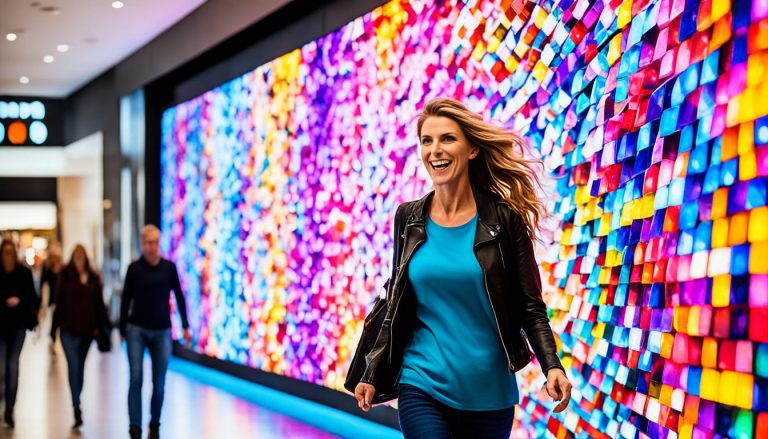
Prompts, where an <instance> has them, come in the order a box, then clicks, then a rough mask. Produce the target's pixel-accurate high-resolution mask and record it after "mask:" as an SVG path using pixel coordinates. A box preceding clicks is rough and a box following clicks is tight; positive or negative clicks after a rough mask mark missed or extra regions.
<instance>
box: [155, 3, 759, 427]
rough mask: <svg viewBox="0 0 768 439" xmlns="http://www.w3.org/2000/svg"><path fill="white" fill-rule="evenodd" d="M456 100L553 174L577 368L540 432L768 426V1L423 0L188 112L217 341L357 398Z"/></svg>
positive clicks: (533, 380) (532, 385)
mask: <svg viewBox="0 0 768 439" xmlns="http://www.w3.org/2000/svg"><path fill="white" fill-rule="evenodd" d="M438 96H452V97H456V98H458V99H461V100H463V101H465V102H467V104H468V105H469V106H470V107H471V108H472V109H474V110H476V111H479V112H482V113H483V114H485V115H486V116H487V117H488V118H490V119H493V120H495V121H497V122H498V123H501V124H504V125H505V126H507V127H509V128H512V129H515V130H517V131H519V132H520V133H522V134H523V135H525V136H526V138H527V139H528V141H529V142H530V145H531V147H532V149H533V150H535V151H536V152H537V153H538V155H540V156H541V157H542V159H543V160H544V163H545V166H546V168H547V171H548V172H549V173H550V174H551V177H553V178H552V185H553V188H554V193H555V196H556V199H555V202H554V203H552V204H551V206H552V211H551V213H552V214H553V221H552V223H551V227H550V229H551V233H550V234H547V235H546V236H545V239H544V241H545V245H544V246H542V248H541V254H540V258H539V259H540V261H541V272H542V276H543V278H544V281H545V299H546V301H547V303H548V305H549V306H550V308H551V309H552V325H553V328H554V329H555V332H556V333H557V336H558V340H559V346H560V347H561V354H562V356H563V359H564V364H565V365H566V368H567V369H568V374H569V376H570V377H571V379H572V382H573V384H574V395H573V401H572V405H571V408H569V409H568V410H567V411H566V412H565V413H563V414H558V415H553V414H552V413H551V411H550V409H551V407H552V403H551V402H550V401H549V400H548V398H546V397H545V396H543V395H544V394H543V393H542V392H541V390H540V389H541V386H542V384H543V382H544V377H542V376H541V374H540V373H537V372H536V370H535V368H533V367H531V368H529V369H530V371H529V372H527V373H524V374H522V375H521V379H520V381H521V387H522V388H523V389H522V390H523V392H522V394H523V395H524V397H523V399H522V401H521V410H518V419H517V421H516V424H515V430H514V435H516V436H521V437H526V436H536V437H543V436H548V437H556V438H565V437H578V438H608V437H611V438H616V437H622V438H638V437H653V438H657V437H659V438H677V437H680V438H718V437H735V438H765V437H768V206H767V205H766V198H767V193H766V192H767V186H768V185H767V183H768V1H767V0H755V1H752V2H750V1H743V0H737V1H730V0H722V1H721V0H703V1H690V0H658V1H650V0H644V1H643V0H623V1H622V0H606V1H602V0H562V1H552V0H544V1H540V2H533V1H526V0H497V1H466V2H460V1H430V0H425V1H411V2H408V1H400V0H396V1H393V2H390V3H387V4H386V5H384V6H382V7H380V8H378V9H376V10H374V11H373V12H371V13H369V14H367V15H365V16H364V17H361V18H359V19H356V20H354V21H353V22H351V23H349V24H348V25H346V26H344V27H342V28H341V29H339V30H338V31H335V32H333V33H331V34H329V35H327V36H324V37H322V38H320V39H318V40H316V41H314V42H311V43H309V44H307V45H305V46H303V47H301V48H300V49H297V50H295V51H293V52H291V53H288V54H286V55H284V56H282V57H280V58H278V59H276V60H274V61H272V62H270V63H267V64H265V65H263V66H261V67H259V68H257V69H255V70H254V71H252V72H249V73H247V74H245V75H243V76H241V77H238V78H235V79H233V80H232V81H230V82H227V83H225V84H222V85H221V86H219V87H217V88H215V89H213V90H211V91H209V92H207V93H205V94H203V95H202V96H199V97H197V98H195V99H192V100H190V101H187V102H184V103H181V104H179V105H177V106H175V107H173V108H171V109H169V110H167V111H166V112H165V113H164V115H163V120H162V127H163V129H162V135H163V139H162V144H163V149H162V229H163V230H164V231H165V233H164V235H163V238H162V246H163V249H164V250H165V252H166V254H167V255H168V256H169V257H170V258H171V259H172V260H174V261H175V262H176V263H177V264H178V266H179V270H180V272H181V274H182V278H183V286H184V289H185V291H186V294H187V300H188V303H189V304H190V320H191V323H192V326H193V329H194V332H195V333H196V346H195V349H197V350H198V351H199V352H201V353H204V354H206V355H210V356H212V357H216V358H220V359H224V360H227V361H232V362H236V363H240V364H244V365H248V366H250V367H254V368H258V369H262V370H265V371H269V372H273V373H277V374H281V375H285V376H288V377H293V378H296V379H300V380H305V381H309V382H312V383H317V384H321V385H324V386H328V387H331V388H334V389H341V388H342V382H343V379H344V374H345V371H346V368H347V366H348V363H349V360H350V356H351V354H352V350H353V349H354V344H355V341H356V338H357V336H358V334H359V333H360V330H361V325H362V322H363V318H364V316H365V314H366V311H367V310H368V309H369V307H370V306H371V303H372V298H373V297H374V296H375V295H376V294H377V293H378V291H379V289H380V288H381V286H382V284H383V283H384V280H385V278H386V277H387V273H388V272H389V270H390V258H391V251H392V230H391V226H392V221H393V216H394V211H395V207H396V205H397V204H398V203H401V202H403V201H407V200H411V199H415V198H418V197H420V196H421V195H423V194H424V193H425V192H426V191H427V190H428V189H429V184H428V182H427V178H426V173H425V171H424V170H423V169H422V168H421V163H420V160H419V157H418V154H417V138H416V134H415V118H416V116H417V114H418V110H419V109H420V107H421V106H422V105H423V103H424V102H426V101H427V100H428V99H430V98H432V97H438Z"/></svg>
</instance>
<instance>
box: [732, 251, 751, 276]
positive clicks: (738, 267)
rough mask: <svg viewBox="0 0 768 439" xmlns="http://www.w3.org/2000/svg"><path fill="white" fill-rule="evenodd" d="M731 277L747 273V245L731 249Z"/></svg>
mask: <svg viewBox="0 0 768 439" xmlns="http://www.w3.org/2000/svg"><path fill="white" fill-rule="evenodd" d="M730 272H731V275H733V276H738V275H741V274H747V273H749V244H741V245H737V246H734V247H733V248H732V249H731V270H730Z"/></svg>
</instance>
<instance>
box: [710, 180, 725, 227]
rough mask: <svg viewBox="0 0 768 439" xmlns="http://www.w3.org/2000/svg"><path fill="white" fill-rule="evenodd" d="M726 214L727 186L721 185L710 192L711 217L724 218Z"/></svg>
mask: <svg viewBox="0 0 768 439" xmlns="http://www.w3.org/2000/svg"><path fill="white" fill-rule="evenodd" d="M727 214H728V188H727V187H721V188H719V189H717V190H715V193H714V194H712V219H713V220H714V219H718V218H725V217H726V215H727Z"/></svg>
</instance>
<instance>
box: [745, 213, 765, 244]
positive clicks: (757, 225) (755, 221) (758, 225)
mask: <svg viewBox="0 0 768 439" xmlns="http://www.w3.org/2000/svg"><path fill="white" fill-rule="evenodd" d="M747 238H748V239H749V241H750V242H758V241H765V240H767V239H768V206H762V207H758V208H755V209H752V210H751V211H750V212H749V232H748V233H747Z"/></svg>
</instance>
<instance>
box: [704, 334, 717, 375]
mask: <svg viewBox="0 0 768 439" xmlns="http://www.w3.org/2000/svg"><path fill="white" fill-rule="evenodd" d="M701 366H702V367H708V368H710V369H716V368H717V340H716V339H714V338H712V337H706V338H704V342H703V343H702V346H701Z"/></svg>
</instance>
